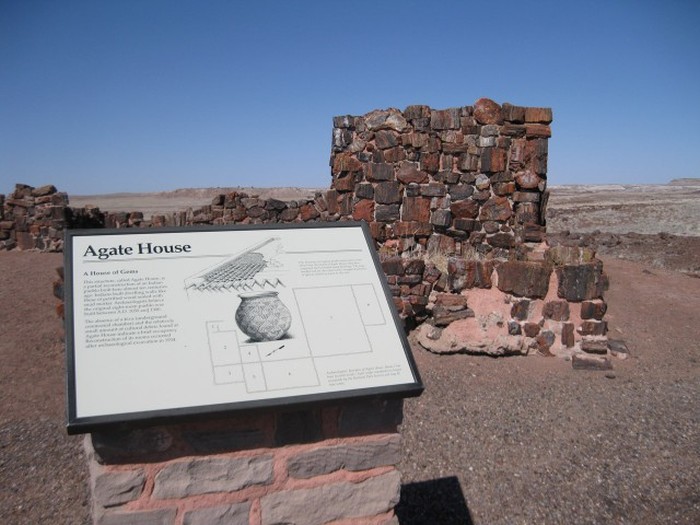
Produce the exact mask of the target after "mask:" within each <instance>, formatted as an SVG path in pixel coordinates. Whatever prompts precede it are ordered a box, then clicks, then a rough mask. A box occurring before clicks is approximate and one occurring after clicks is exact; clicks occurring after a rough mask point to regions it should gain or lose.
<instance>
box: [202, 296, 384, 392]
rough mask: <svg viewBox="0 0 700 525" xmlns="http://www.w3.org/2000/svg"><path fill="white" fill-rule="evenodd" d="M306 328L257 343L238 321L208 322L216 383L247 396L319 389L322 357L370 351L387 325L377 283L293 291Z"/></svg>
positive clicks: (300, 326)
mask: <svg viewBox="0 0 700 525" xmlns="http://www.w3.org/2000/svg"><path fill="white" fill-rule="evenodd" d="M292 293H293V297H294V302H295V305H294V306H295V307H296V308H295V310H296V311H297V312H299V319H300V325H299V326H298V328H297V330H296V332H297V333H295V334H294V336H289V337H286V338H282V339H278V340H274V341H262V342H261V341H252V340H251V339H250V338H249V337H248V336H247V335H246V334H244V333H243V332H242V331H241V330H240V329H239V327H238V326H237V324H236V323H235V322H234V321H233V320H218V321H209V322H207V338H208V344H209V352H210V357H211V364H212V371H213V381H214V383H215V384H217V385H223V384H231V383H240V384H241V385H242V386H243V385H244V386H245V389H246V392H248V393H252V392H261V391H270V390H286V389H294V388H298V387H309V386H317V385H319V377H318V372H317V368H316V360H317V359H332V358H333V357H334V356H336V357H338V356H348V355H352V354H363V353H370V352H372V351H373V349H372V343H371V341H372V337H370V335H369V334H368V331H371V330H372V329H373V327H379V326H383V325H385V324H386V319H385V318H384V315H383V313H382V311H381V308H380V304H379V301H378V297H377V291H376V290H375V288H374V285H372V284H356V285H339V286H321V287H304V288H294V289H292Z"/></svg>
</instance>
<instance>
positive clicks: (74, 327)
mask: <svg viewBox="0 0 700 525" xmlns="http://www.w3.org/2000/svg"><path fill="white" fill-rule="evenodd" d="M371 242H372V241H371V239H370V236H369V233H368V230H367V226H366V224H364V223H332V225H331V224H328V223H325V224H314V225H300V226H298V225H266V226H262V227H260V226H257V227H253V226H246V227H240V226H238V227H221V228H216V229H215V228H211V229H203V228H198V229H177V230H174V229H165V228H162V229H160V228H159V229H128V230H125V229H119V230H73V231H68V232H67V236H66V246H65V257H66V293H67V296H66V306H67V309H66V312H67V316H66V333H67V338H66V342H67V356H68V432H69V433H81V432H89V431H93V430H99V429H100V428H103V427H105V426H107V425H113V424H116V423H125V422H137V421H141V422H143V421H151V420H153V421H156V420H158V421H162V420H163V419H166V420H167V419H171V418H172V419H178V418H186V417H187V416H193V415H200V414H214V413H219V412H233V411H237V410H246V409H253V408H261V407H274V406H280V405H284V406H290V405H294V404H297V403H299V404H300V403H309V402H315V401H323V400H335V399H347V398H351V397H360V396H372V395H384V394H386V395H398V396H401V397H407V396H414V395H419V394H420V392H421V391H422V389H423V386H422V383H421V380H420V377H419V374H418V372H417V369H416V367H415V363H414V361H413V358H412V355H411V352H410V348H409V346H408V343H407V341H406V338H405V335H404V334H403V331H402V329H401V327H400V323H399V321H398V317H397V316H396V312H395V310H394V307H393V304H392V300H391V295H390V293H389V291H388V288H387V285H386V282H385V278H384V275H383V273H382V270H381V267H380V266H379V261H378V258H377V254H376V252H375V250H374V249H373V248H372V247H371Z"/></svg>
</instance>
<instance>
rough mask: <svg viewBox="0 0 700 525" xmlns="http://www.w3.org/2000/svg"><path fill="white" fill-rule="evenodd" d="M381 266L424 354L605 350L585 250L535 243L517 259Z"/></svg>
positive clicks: (595, 282)
mask: <svg viewBox="0 0 700 525" xmlns="http://www.w3.org/2000/svg"><path fill="white" fill-rule="evenodd" d="M383 268H384V272H385V273H386V274H387V279H388V282H389V286H390V288H391V291H392V294H393V295H394V303H395V305H396V307H397V309H398V311H399V312H401V313H402V314H403V316H404V318H406V319H408V320H415V321H416V322H417V323H422V324H421V326H419V327H418V330H417V331H416V334H415V335H416V339H417V341H418V343H419V344H420V345H421V346H423V347H424V348H426V349H428V350H430V351H432V352H436V353H456V352H471V353H485V354H489V355H512V354H523V355H524V354H528V353H530V352H538V353H540V354H543V355H557V356H560V357H569V358H573V357H577V356H578V357H580V356H581V355H585V356H586V357H590V356H591V355H600V354H607V350H608V349H607V338H606V337H605V335H606V333H607V323H606V322H605V321H604V320H603V316H604V314H605V312H606V309H607V306H606V303H605V301H604V300H603V292H604V291H605V290H606V289H607V284H608V281H607V277H606V276H605V274H604V273H603V268H602V263H601V262H600V261H598V260H596V259H595V258H594V253H593V252H592V251H591V250H590V249H588V248H578V247H564V246H558V247H555V248H550V247H547V246H546V245H544V244H543V245H541V246H540V249H539V250H536V251H533V252H531V254H530V257H529V259H528V260H522V261H520V260H510V261H493V260H469V259H464V258H458V257H448V258H438V260H437V261H431V260H430V259H428V260H427V262H426V260H423V259H411V258H405V257H389V258H386V259H384V262H383ZM581 352H583V354H581ZM601 364H603V363H601Z"/></svg>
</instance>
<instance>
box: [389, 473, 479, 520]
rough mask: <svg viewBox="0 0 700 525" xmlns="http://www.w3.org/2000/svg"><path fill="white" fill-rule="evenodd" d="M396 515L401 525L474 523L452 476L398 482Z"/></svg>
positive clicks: (455, 478) (457, 483) (462, 494)
mask: <svg viewBox="0 0 700 525" xmlns="http://www.w3.org/2000/svg"><path fill="white" fill-rule="evenodd" d="M396 515H397V516H398V518H399V523H400V524H401V525H427V524H434V523H440V524H441V525H473V523H474V522H473V521H472V518H471V514H470V512H469V508H468V507H467V500H466V499H465V498H464V493H463V492H462V487H461V486H460V484H459V480H458V479H457V477H455V476H451V477H449V478H439V479H431V480H428V481H419V482H416V483H408V484H405V485H402V486H401V500H400V501H399V504H398V506H397V507H396Z"/></svg>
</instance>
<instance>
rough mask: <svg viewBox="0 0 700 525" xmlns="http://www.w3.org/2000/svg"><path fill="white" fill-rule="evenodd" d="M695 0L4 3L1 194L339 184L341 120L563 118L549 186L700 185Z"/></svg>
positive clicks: (0, 3) (553, 145)
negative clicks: (336, 125) (451, 111)
mask: <svg viewBox="0 0 700 525" xmlns="http://www.w3.org/2000/svg"><path fill="white" fill-rule="evenodd" d="M698 27H700V2H697V1H695V0H687V1H678V0H677V1H673V0H667V1H662V0H659V1H656V2H651V1H644V0H640V1H601V2H597V1H594V2H584V1H577V2H563V1H556V2H549V1H545V0H540V1H532V2H531V1H526V0H521V1H516V2H510V1H501V2H468V1H462V2H440V1H434V2H427V1H426V2H417V1H401V2H388V1H387V2H379V1H376V0H375V1H374V2H363V1H346V2H334V1H330V0H326V1H324V2H303V1H299V2H291V1H278V2H270V1H258V2H234V1H179V0H170V1H160V0H139V1H137V0H121V1H116V0H114V1H111V2H106V1H60V2H59V1H50V0H47V1H35V0H22V1H10V0H0V193H8V192H10V191H11V190H12V188H13V187H14V183H15V182H23V183H27V184H31V185H34V186H39V185H43V184H47V183H52V184H55V185H56V186H57V187H58V188H59V189H61V190H63V191H68V192H69V194H91V193H109V192H121V191H133V192H141V191H158V190H168V189H176V188H182V187H209V186H238V185H240V186H246V185H258V186H306V187H327V186H328V184H329V183H330V169H329V167H328V159H329V155H330V139H331V126H332V117H333V116H334V115H341V114H353V115H362V114H364V113H367V112H368V111H371V110H372V109H377V108H387V107H397V108H400V109H403V108H405V107H406V106H407V105H410V104H427V105H430V106H431V107H433V108H436V109H441V108H447V107H454V106H463V105H469V104H472V103H473V102H474V101H475V100H476V99H478V98H480V97H489V98H492V99H494V100H495V101H497V102H499V103H502V102H510V103H513V104H517V105H525V106H550V107H552V108H553V110H554V122H553V124H552V131H553V137H552V139H551V140H550V148H549V152H550V153H549V154H550V158H549V182H550V184H578V183H650V184H653V183H664V182H667V181H668V180H670V179H672V178H678V177H700V170H699V169H698V162H697V161H696V157H697V154H696V153H695V152H696V150H698V144H699V143H700V37H699V36H698V35H699V34H700V32H698Z"/></svg>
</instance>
